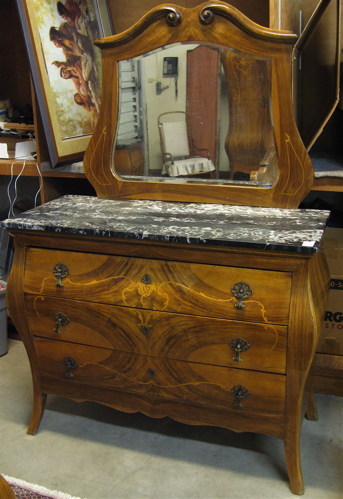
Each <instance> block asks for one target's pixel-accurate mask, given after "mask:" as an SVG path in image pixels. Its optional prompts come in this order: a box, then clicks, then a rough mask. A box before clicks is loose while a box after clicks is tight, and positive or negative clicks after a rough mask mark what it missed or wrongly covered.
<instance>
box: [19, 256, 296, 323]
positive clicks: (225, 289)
mask: <svg viewBox="0 0 343 499" xmlns="http://www.w3.org/2000/svg"><path fill="white" fill-rule="evenodd" d="M62 264H63V266H66V267H67V269H68V270H67V271H65V274H63V273H62V274H61V273H60V272H59V273H58V277H55V276H54V271H55V273H56V272H57V271H60V270H61V268H62V270H63V268H64V267H62ZM54 269H55V270H54ZM56 284H57V285H56ZM24 289H25V291H26V292H27V293H38V294H44V295H51V296H56V297H60V298H62V297H63V298H71V299H77V300H86V301H91V302H97V303H109V304H115V305H120V306H126V307H135V308H141V309H151V310H160V311H165V312H176V313H183V314H193V315H202V316H211V317H223V318H228V319H235V320H244V321H255V322H266V323H276V324H287V322H288V312H289V300H290V292H291V274H290V273H287V272H273V271H264V270H254V269H244V268H234V267H224V266H216V265H204V264H191V263H185V262H173V261H170V262H168V261H161V260H149V259H142V258H128V257H117V256H106V255H98V254H87V253H77V252H69V251H53V250H41V249H29V250H28V251H27V257H26V271H25V282H24ZM235 295H236V296H235ZM241 296H242V298H241Z"/></svg>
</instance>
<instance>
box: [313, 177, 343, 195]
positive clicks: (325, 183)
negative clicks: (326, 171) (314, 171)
mask: <svg viewBox="0 0 343 499" xmlns="http://www.w3.org/2000/svg"><path fill="white" fill-rule="evenodd" d="M312 191H329V192H343V178H338V177H322V178H316V179H315V181H314V183H313V186H312Z"/></svg>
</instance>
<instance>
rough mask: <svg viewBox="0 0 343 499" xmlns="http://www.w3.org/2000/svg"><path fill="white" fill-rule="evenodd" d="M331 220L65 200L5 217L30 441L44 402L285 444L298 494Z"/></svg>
mask: <svg viewBox="0 0 343 499" xmlns="http://www.w3.org/2000/svg"><path fill="white" fill-rule="evenodd" d="M70 213H73V215H72V216H70ZM327 215H328V213H327V212H318V211H315V210H282V209H281V210H280V209H277V208H263V209H262V208H249V209H247V208H246V207H243V208H242V207H237V206H223V205H201V204H189V205H187V204H183V203H181V204H180V203H166V202H162V201H161V202H159V201H155V202H148V201H131V200H104V199H99V198H92V197H90V198H87V197H82V196H80V197H78V196H66V197H64V198H61V199H59V200H56V201H52V202H50V203H47V204H45V205H43V206H41V207H40V208H36V209H35V210H33V211H30V212H26V213H25V214H23V215H22V216H21V217H18V218H16V219H14V220H9V221H7V222H6V224H7V227H8V229H9V230H10V232H11V233H12V234H13V235H14V236H15V261H14V266H13V270H12V273H11V277H10V282H9V286H8V299H9V304H10V313H11V316H12V318H13V320H14V322H15V324H16V327H17V328H18V330H19V331H20V334H21V336H22V338H23V340H24V342H25V346H26V348H27V351H28V354H29V358H30V362H31V367H32V375H33V382H34V395H35V396H34V408H33V414H32V418H31V422H30V425H29V429H28V433H30V434H34V433H35V432H36V430H37V428H38V425H39V422H40V420H41V417H42V415H43V411H44V405H45V400H46V396H47V394H55V395H61V396H65V397H70V398H73V399H75V400H93V401H96V402H100V403H103V404H106V405H110V406H112V407H115V408H117V409H120V410H123V411H127V412H135V411H140V412H143V413H144V414H147V415H149V416H153V417H164V416H170V417H172V418H174V419H177V420H178V421H182V422H185V423H191V424H204V425H217V426H221V427H224V428H229V429H231V430H236V431H253V432H260V433H265V434H268V435H273V436H275V437H278V438H281V439H283V440H284V442H285V454H286V461H287V466H288V471H289V476H290V480H291V484H292V490H293V491H294V492H295V493H300V491H301V488H302V485H301V471H300V456H299V435H300V427H301V421H302V418H303V415H304V410H305V408H306V404H307V401H308V397H307V395H306V390H307V391H308V390H309V389H310V385H307V386H306V383H307V374H308V371H309V368H310V365H311V360H312V357H313V354H314V351H315V346H316V343H317V339H318V333H319V324H320V319H321V317H322V314H323V311H324V310H323V307H324V302H323V299H324V296H325V293H326V288H327V282H328V278H327V272H326V266H325V262H324V261H323V256H322V253H321V252H320V251H318V246H319V241H320V238H321V236H322V232H323V229H324V226H325V222H326V218H327ZM171 219H172V224H171V222H170V220H171ZM305 389H306V390H305Z"/></svg>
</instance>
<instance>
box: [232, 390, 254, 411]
mask: <svg viewBox="0 0 343 499" xmlns="http://www.w3.org/2000/svg"><path fill="white" fill-rule="evenodd" d="M230 392H231V393H233V394H234V395H235V397H236V400H237V402H236V403H235V407H238V408H239V409H243V407H244V405H243V404H242V400H243V399H246V398H248V397H250V395H251V393H250V392H249V390H248V389H247V388H245V386H243V385H235V386H234V387H233V388H231V390H230Z"/></svg>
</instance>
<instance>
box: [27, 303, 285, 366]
mask: <svg viewBox="0 0 343 499" xmlns="http://www.w3.org/2000/svg"><path fill="white" fill-rule="evenodd" d="M26 313H27V317H28V323H29V327H30V329H31V332H32V334H34V335H36V336H42V337H45V338H51V339H57V340H61V341H70V342H73V343H80V344H86V345H93V346H98V347H103V348H111V349H115V350H121V351H124V352H132V353H137V354H142V355H152V356H159V357H168V358H170V359H178V360H190V361H194V362H199V363H204V364H214V365H221V366H231V367H237V368H240V369H256V370H260V371H268V372H275V373H285V371H286V341H287V336H286V332H287V328H286V327H285V326H275V325H272V324H260V323H253V322H246V323H242V322H240V321H228V320H224V319H213V318H207V317H199V316H190V315H181V314H170V313H166V312H154V311H150V310H137V309H131V308H126V307H115V306H112V305H104V304H96V303H91V302H89V303H86V302H80V301H71V300H63V299H57V298H53V297H45V296H41V295H27V296H26Z"/></svg>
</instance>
